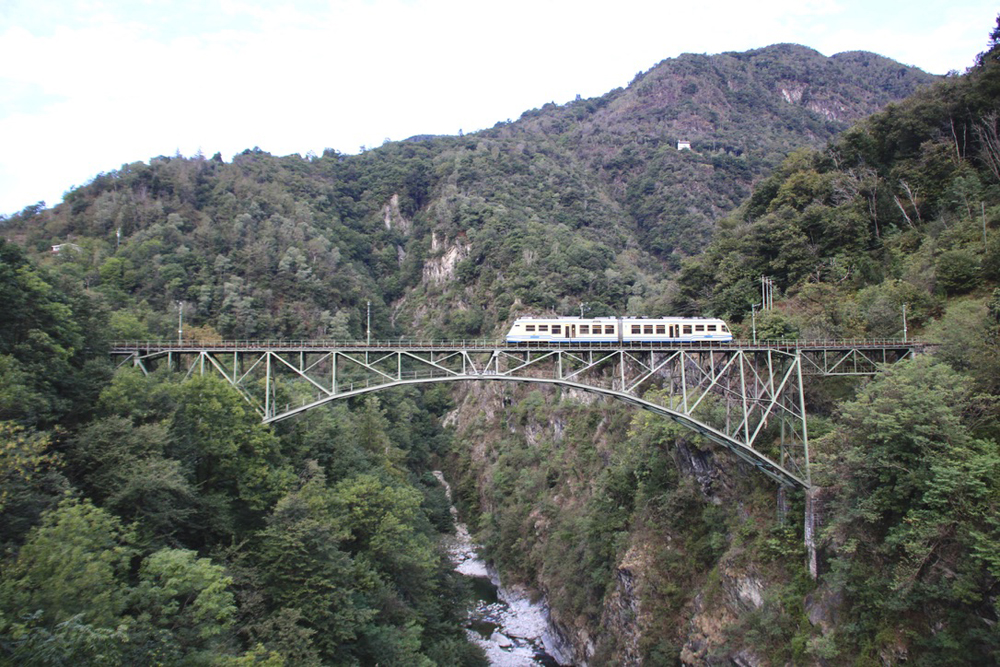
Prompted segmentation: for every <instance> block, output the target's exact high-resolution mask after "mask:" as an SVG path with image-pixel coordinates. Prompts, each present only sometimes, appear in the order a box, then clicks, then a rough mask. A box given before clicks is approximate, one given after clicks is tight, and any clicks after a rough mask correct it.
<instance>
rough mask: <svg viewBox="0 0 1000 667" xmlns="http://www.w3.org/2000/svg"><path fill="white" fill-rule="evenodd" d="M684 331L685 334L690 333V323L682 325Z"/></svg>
mask: <svg viewBox="0 0 1000 667" xmlns="http://www.w3.org/2000/svg"><path fill="white" fill-rule="evenodd" d="M684 333H685V334H690V333H691V325H690V324H685V325H684Z"/></svg>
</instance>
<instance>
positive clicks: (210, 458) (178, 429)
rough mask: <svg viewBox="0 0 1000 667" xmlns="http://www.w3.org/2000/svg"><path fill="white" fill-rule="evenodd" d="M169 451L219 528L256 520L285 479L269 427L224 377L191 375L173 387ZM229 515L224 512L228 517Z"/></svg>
mask: <svg viewBox="0 0 1000 667" xmlns="http://www.w3.org/2000/svg"><path fill="white" fill-rule="evenodd" d="M166 454H167V456H169V457H171V458H175V459H177V460H178V461H180V462H181V465H182V466H183V468H184V470H185V473H186V476H187V478H188V480H189V481H190V483H191V484H192V485H194V486H196V487H197V488H198V489H199V491H200V493H201V494H202V496H203V497H204V498H206V499H207V500H210V502H211V503H212V504H215V505H217V506H218V507H219V508H225V507H228V508H229V509H228V510H225V511H224V512H223V513H222V514H221V515H217V516H216V517H215V519H216V520H219V521H220V522H221V523H220V524H218V525H217V528H219V529H221V530H224V531H226V530H231V529H232V527H233V526H230V527H229V528H227V527H226V526H227V525H228V524H229V522H231V521H236V522H237V523H240V522H246V521H255V520H256V519H255V518H254V517H255V516H257V514H258V513H259V512H261V511H263V510H265V509H266V508H267V507H269V506H270V505H271V504H272V503H273V502H274V500H275V499H276V498H277V497H278V496H279V495H280V494H281V492H282V490H283V486H284V484H286V483H287V479H288V472H287V471H286V470H285V468H284V467H283V460H282V457H281V454H280V451H279V448H278V439H277V437H275V435H274V433H273V432H272V431H271V429H270V427H268V426H267V425H265V424H262V423H261V422H260V418H259V417H258V416H257V414H256V413H255V412H254V411H253V410H251V409H250V407H249V406H248V405H247V404H246V402H245V401H244V400H243V397H241V396H240V395H239V394H238V393H237V392H236V391H235V390H234V389H233V388H232V387H230V386H229V385H228V384H226V383H225V381H223V380H221V379H218V378H215V377H213V376H199V377H196V378H192V379H190V380H188V381H186V382H184V383H183V384H181V385H180V386H179V387H178V388H177V410H176V411H175V412H174V415H173V418H172V419H171V424H170V444H169V446H168V447H167V451H166ZM227 515H228V516H227Z"/></svg>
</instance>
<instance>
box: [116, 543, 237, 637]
mask: <svg viewBox="0 0 1000 667" xmlns="http://www.w3.org/2000/svg"><path fill="white" fill-rule="evenodd" d="M231 584H232V579H231V578H230V577H226V576H225V575H224V574H223V568H222V566H220V565H216V564H214V563H212V561H210V560H209V559H207V558H198V557H197V555H196V554H195V553H194V552H193V551H188V550H184V549H161V550H159V551H156V552H154V553H152V554H150V555H149V556H148V557H147V558H146V559H145V560H143V562H142V566H141V567H140V569H139V584H138V585H137V586H136V587H135V589H133V591H132V592H131V596H130V606H131V609H132V611H133V612H134V613H135V614H136V617H137V620H138V622H139V624H140V625H148V626H149V627H150V629H153V628H159V629H163V630H167V631H169V635H168V636H169V637H170V638H171V646H170V647H169V650H174V651H178V652H180V653H181V654H184V653H187V652H190V651H193V650H205V649H208V648H210V647H211V645H212V644H211V642H212V641H213V640H217V639H219V638H220V637H221V636H223V633H224V632H226V630H227V629H228V628H229V626H231V625H232V623H233V621H234V616H235V613H236V604H235V599H234V596H233V593H232V592H231V591H230V590H229V587H230V585H231ZM139 632H142V630H141V629H140V630H139Z"/></svg>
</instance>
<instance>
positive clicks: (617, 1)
mask: <svg viewBox="0 0 1000 667" xmlns="http://www.w3.org/2000/svg"><path fill="white" fill-rule="evenodd" d="M998 11H1000V7H998V6H997V5H996V3H994V2H989V1H985V0H936V1H930V0H911V1H906V2H904V1H897V0H756V1H754V2H748V1H747V0H738V1H736V0H713V1H711V2H706V1H704V0H695V1H687V2H677V1H676V0H675V1H673V2H672V1H670V0H605V1H604V2H593V1H591V0H577V1H575V2H570V1H562V0H559V1H557V0H507V1H505V2H490V3H486V2H476V1H475V0H325V1H324V0H304V1H290V2H281V1H280V0H0V213H6V214H10V213H13V212H16V211H19V210H20V209H22V208H24V207H25V206H27V205H30V204H34V203H35V202H38V201H40V200H44V201H45V202H46V203H47V204H48V205H49V206H54V205H55V204H57V203H59V201H61V199H62V195H63V193H64V192H66V191H68V190H69V189H71V188H72V187H73V186H76V185H82V184H84V183H86V182H88V181H89V180H90V179H92V178H93V177H94V176H96V175H97V174H98V173H100V172H107V171H113V170H115V169H118V168H120V167H121V166H122V165H123V164H127V163H130V162H135V161H145V162H148V161H149V159H150V158H151V157H155V156H159V155H174V154H176V153H177V152H178V151H179V152H180V153H181V154H183V155H185V156H191V155H194V154H196V153H197V152H198V151H199V150H200V151H201V152H202V153H203V154H205V155H206V156H209V157H210V156H211V155H213V154H214V153H216V152H220V153H222V156H223V158H225V159H226V160H227V161H228V160H229V159H231V157H232V156H233V155H234V154H236V153H239V152H241V151H243V150H244V149H246V148H253V147H254V146H259V147H260V148H261V149H263V150H265V151H268V152H270V153H272V154H274V155H288V154H291V153H301V154H303V155H305V154H307V153H308V152H310V151H313V152H315V153H317V154H319V153H322V151H323V149H324V148H328V147H329V148H335V149H337V150H339V151H341V152H343V153H356V152H358V150H359V148H360V146H362V145H364V146H368V147H375V146H378V145H380V144H382V143H383V142H384V141H385V140H386V139H390V140H393V141H396V140H400V139H406V138H407V137H410V136H413V135H415V134H457V133H458V132H459V130H463V131H464V132H466V133H468V132H473V131H475V130H479V129H483V128H486V127H492V126H493V125H494V124H496V123H497V122H498V121H503V120H507V119H511V120H515V119H517V118H518V117H519V116H520V115H521V113H522V112H524V111H526V110H528V109H533V108H537V107H540V106H542V105H543V104H545V103H547V102H556V103H560V104H562V103H565V102H568V101H571V100H573V99H574V98H575V97H576V95H581V96H582V97H584V98H588V97H596V96H599V95H603V94H604V93H606V92H608V91H610V90H612V89H613V88H616V87H619V86H626V85H628V82H629V81H631V80H632V78H633V77H634V76H635V75H636V74H637V73H638V72H642V71H645V70H648V69H649V68H650V67H652V66H653V65H655V64H656V63H658V62H659V61H661V60H663V59H665V58H672V57H676V56H678V55H680V54H681V53H708V54H713V53H720V52H723V51H744V50H748V49H753V48H759V47H762V46H767V45H769V44H775V43H779V42H795V43H798V44H803V45H806V46H809V47H812V48H814V49H816V50H818V51H820V52H821V53H823V54H825V55H828V56H829V55H833V54H834V53H839V52H841V51H852V50H866V51H873V52H875V53H879V54H882V55H884V56H887V57H889V58H893V59H895V60H898V61H900V62H902V63H905V64H908V65H916V66H917V67H920V68H922V69H924V70H926V71H928V72H932V73H935V74H944V73H946V72H948V71H950V70H957V71H964V70H965V69H966V68H967V67H969V66H971V65H972V63H973V60H974V58H975V56H976V54H977V53H979V52H980V51H983V50H984V49H985V47H986V42H987V38H988V35H989V33H990V31H991V30H992V28H993V27H994V26H995V24H996V16H997V13H998Z"/></svg>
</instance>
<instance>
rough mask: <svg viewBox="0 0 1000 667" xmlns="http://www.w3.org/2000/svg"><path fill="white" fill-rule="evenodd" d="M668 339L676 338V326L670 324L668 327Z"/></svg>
mask: <svg viewBox="0 0 1000 667" xmlns="http://www.w3.org/2000/svg"><path fill="white" fill-rule="evenodd" d="M670 337H671V338H677V325H676V324H671V325H670Z"/></svg>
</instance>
